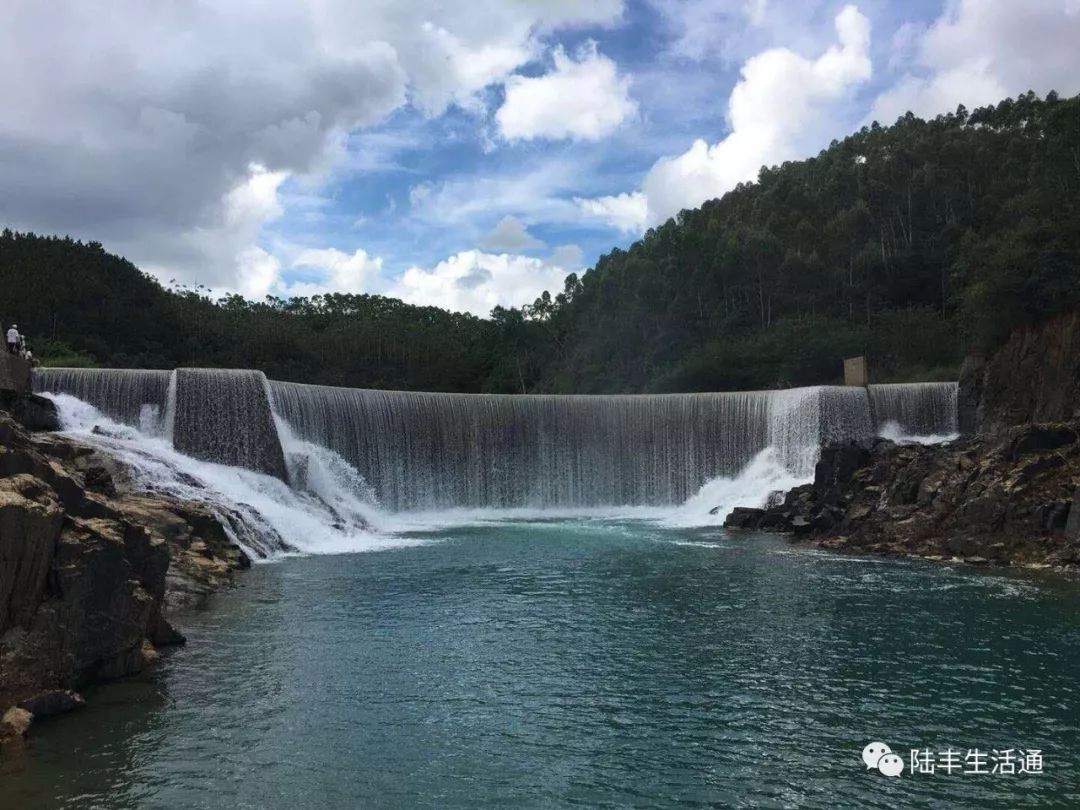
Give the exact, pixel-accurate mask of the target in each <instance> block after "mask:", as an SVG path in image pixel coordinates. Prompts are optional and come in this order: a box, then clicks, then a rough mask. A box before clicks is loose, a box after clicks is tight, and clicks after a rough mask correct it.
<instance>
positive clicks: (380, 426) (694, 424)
mask: <svg viewBox="0 0 1080 810" xmlns="http://www.w3.org/2000/svg"><path fill="white" fill-rule="evenodd" d="M170 379H171V383H170ZM35 380H36V385H37V387H38V389H39V390H43V391H49V392H60V393H66V394H71V395H73V396H76V397H78V398H80V399H83V400H86V401H87V402H89V403H91V404H92V405H94V406H95V407H97V408H99V409H101V410H102V411H104V412H105V413H106V414H108V415H110V416H112V417H113V418H114V419H116V420H117V421H121V422H124V423H125V424H128V425H133V426H138V427H139V429H140V431H141V432H143V433H146V434H148V435H155V436H161V437H163V439H164V440H168V441H171V443H172V445H173V447H174V448H175V450H177V451H179V452H180V453H183V454H185V455H187V456H191V457H194V458H197V459H201V460H205V461H211V462H215V463H218V464H224V465H233V466H239V467H245V468H247V469H250V470H254V471H257V472H259V473H264V474H268V475H270V476H273V477H276V478H277V479H279V480H280V481H282V482H288V483H289V484H290V485H291V486H292V488H293V489H294V490H296V491H298V492H307V493H308V494H309V495H311V496H312V497H315V498H317V499H318V500H319V501H320V502H321V503H322V504H323V505H324V506H325V507H327V508H329V509H330V510H331V511H333V512H335V513H336V514H338V515H339V517H343V520H338V519H336V518H335V521H336V522H339V523H341V522H343V523H350V521H352V519H351V518H350V515H355V514H357V510H362V509H363V508H366V507H365V504H369V503H371V502H372V500H373V499H374V500H376V501H377V502H378V504H379V505H380V507H381V508H382V509H384V510H388V511H390V512H400V511H416V510H440V509H447V508H457V507H464V508H504V509H513V508H571V509H576V508H591V507H613V506H617V507H621V506H649V507H669V506H675V505H678V504H683V503H685V502H687V501H688V499H690V498H691V496H693V495H694V494H695V493H698V492H699V491H700V490H701V489H702V487H703V485H705V484H706V483H707V482H710V481H715V480H717V479H719V478H722V477H727V478H730V477H732V476H735V475H736V474H738V473H740V472H743V473H745V471H746V470H747V469H748V465H750V463H751V461H753V460H755V459H757V458H758V457H759V456H760V454H762V453H763V452H764V451H766V450H768V452H769V455H770V459H772V460H771V461H770V462H769V463H770V464H772V465H773V466H774V467H776V468H777V469H778V471H782V472H783V475H780V473H779V472H778V473H777V475H775V476H773V480H774V481H777V480H781V479H782V478H784V476H790V477H791V479H792V480H806V479H808V478H809V477H810V476H811V475H812V474H813V470H814V464H815V463H816V461H817V458H818V453H819V449H820V447H821V445H822V444H823V443H826V442H831V441H836V440H842V439H851V438H868V437H870V436H872V435H874V433H875V432H877V433H879V434H880V433H882V432H884V431H886V429H887V430H891V431H893V432H898V433H903V432H907V433H917V434H923V435H927V434H947V433H951V432H955V425H956V385H955V384H953V383H925V384H912V385H877V386H870V387H868V388H859V387H833V386H821V387H812V388H795V389H789V390H783V391H749V392H730V393H702V394H655V395H651V394H650V395H615V396H555V395H522V396H518V395H503V394H437V393H418V392H403V391H380V390H365V389H352V388H332V387H326V386H315V385H302V384H298V383H284V382H273V381H267V380H266V378H265V377H264V376H263V375H262V373H261V372H257V371H236V370H216V369H179V370H177V371H176V372H174V373H173V374H172V375H171V378H170V375H169V373H168V372H138V371H113V370H68V369H50V370H43V371H40V372H38V374H37V375H36V377H35ZM148 424H149V425H150V427H151V428H153V429H152V430H151V429H148V428H147V425H148ZM283 445H284V449H283ZM324 451H325V453H324ZM321 453H323V455H321V456H320V454H321ZM325 454H329V455H325ZM312 464H315V465H316V467H317V468H318V470H320V471H321V472H319V473H318V474H313V473H312V468H311V465H312ZM777 476H779V477H777ZM332 480H333V481H336V482H339V483H334V484H332V483H331V481H332ZM785 480H786V479H785ZM750 483H751V482H746V486H750ZM313 487H314V489H313ZM352 522H354V523H355V522H356V521H352Z"/></svg>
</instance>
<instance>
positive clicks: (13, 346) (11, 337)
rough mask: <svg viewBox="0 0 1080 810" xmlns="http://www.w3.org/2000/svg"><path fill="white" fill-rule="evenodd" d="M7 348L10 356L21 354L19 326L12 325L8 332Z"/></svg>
mask: <svg viewBox="0 0 1080 810" xmlns="http://www.w3.org/2000/svg"><path fill="white" fill-rule="evenodd" d="M7 347H8V353H9V354H18V353H19V327H18V325H17V324H14V323H13V324H12V325H11V328H10V329H8V330H7Z"/></svg>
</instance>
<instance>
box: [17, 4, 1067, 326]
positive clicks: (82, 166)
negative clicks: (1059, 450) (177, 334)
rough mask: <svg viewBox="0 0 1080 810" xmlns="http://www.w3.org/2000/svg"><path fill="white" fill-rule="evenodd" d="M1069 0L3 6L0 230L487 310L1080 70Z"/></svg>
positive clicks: (254, 283)
mask: <svg viewBox="0 0 1080 810" xmlns="http://www.w3.org/2000/svg"><path fill="white" fill-rule="evenodd" d="M1078 43H1080V0H1022V1H1021V0H905V1H904V2H898V0H859V1H858V2H853V3H844V2H825V1H824V0H468V2H465V0H292V1H291V2H277V3H275V2H265V0H259V1H257V0H215V1H214V2H209V1H205V2H197V1H196V0H161V1H160V2H152V3H147V2H145V0H110V2H109V3H107V4H97V3H87V2H85V1H84V0H55V2H49V3H42V2H40V0H7V2H5V4H4V22H3V25H0V108H2V110H3V112H2V114H0V224H2V225H4V226H7V227H11V228H13V229H16V230H23V231H34V232H37V233H48V234H70V235H72V236H74V237H76V238H80V239H84V240H93V241H98V242H101V243H102V244H103V245H104V246H105V248H106V249H108V250H110V251H113V252H116V253H120V254H122V255H125V256H126V257H127V258H128V259H130V260H131V261H133V262H134V263H135V264H136V265H138V266H139V267H140V268H142V269H143V270H145V271H147V272H149V273H152V274H154V275H155V276H157V277H158V278H159V279H161V281H162V282H163V283H165V284H167V285H168V284H181V285H186V286H194V285H203V286H205V287H206V288H207V289H208V290H209V291H210V293H211V294H213V295H222V294H226V293H240V294H242V295H245V296H247V297H249V298H253V299H260V298H262V297H263V296H266V295H275V296H280V297H289V296H298V295H315V294H320V293H326V292H349V293H379V294H384V295H391V296H394V297H398V298H401V299H403V300H405V301H408V302H410V303H416V304H425V305H435V306H440V307H443V308H446V309H452V310H457V311H464V312H471V313H474V314H476V315H480V316H486V315H487V314H488V313H489V312H490V310H491V309H492V308H493V307H494V306H496V305H502V306H511V305H514V306H517V305H521V304H526V303H531V302H532V301H533V300H534V299H535V298H536V297H537V295H539V294H540V293H541V292H542V291H543V290H550V291H551V292H552V293H555V292H558V291H560V290H561V289H562V287H563V279H564V278H565V276H566V275H567V274H568V273H571V272H577V273H580V272H582V271H583V270H585V269H587V268H588V267H591V266H592V265H593V264H594V263H595V261H596V260H597V258H598V257H599V256H601V255H602V254H604V253H606V252H608V251H610V250H611V249H612V248H614V247H621V248H626V247H627V246H629V245H630V244H631V243H633V242H634V241H635V240H636V239H638V238H640V236H641V235H642V234H643V233H644V232H645V231H646V230H647V229H648V228H649V227H651V226H654V225H657V224H659V223H662V222H664V221H665V220H666V219H667V218H668V217H670V216H673V215H674V214H676V213H678V211H679V210H681V209H683V208H689V207H695V206H698V205H700V204H701V203H702V202H703V201H705V200H707V199H711V198H713V197H718V196H720V195H722V194H723V193H724V192H726V191H727V190H729V189H731V188H733V187H734V186H735V185H736V184H737V183H740V182H745V181H752V180H754V179H755V177H756V176H757V173H758V170H759V168H760V167H761V166H762V165H775V164H777V163H781V162H783V161H785V160H793V159H800V158H805V157H809V156H811V155H814V154H816V153H817V152H819V151H820V150H821V149H823V148H825V147H826V146H828V144H829V142H830V141H831V140H833V139H834V138H842V137H843V136H845V135H847V134H849V133H850V132H852V131H854V130H857V129H858V128H859V127H861V126H863V125H865V124H868V123H870V122H871V121H874V120H877V121H880V122H881V123H883V124H888V123H891V122H893V121H895V119H896V118H897V117H899V116H900V115H903V114H904V113H905V112H906V111H908V110H911V111H913V112H914V113H916V114H917V115H921V116H933V115H935V114H938V113H942V112H948V111H951V110H955V109H956V107H957V105H958V104H964V105H965V106H967V107H968V108H969V109H972V108H974V107H977V106H980V105H984V104H990V103H995V102H997V101H999V100H1000V99H1001V98H1003V97H1005V96H1009V95H1016V94H1018V93H1022V92H1026V91H1027V90H1029V89H1031V90H1035V91H1036V92H1038V93H1039V94H1040V95H1041V94H1045V93H1046V92H1048V91H1049V90H1057V91H1058V92H1059V93H1060V94H1062V95H1073V94H1076V93H1077V92H1080V45H1078Z"/></svg>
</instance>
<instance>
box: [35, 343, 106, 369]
mask: <svg viewBox="0 0 1080 810" xmlns="http://www.w3.org/2000/svg"><path fill="white" fill-rule="evenodd" d="M37 359H38V361H39V362H40V363H41V365H43V366H51V367H55V368H96V367H97V363H96V362H95V361H94V358H93V357H90V356H89V355H87V354H83V353H82V352H79V351H76V350H75V349H73V348H71V347H70V346H68V345H67V344H66V343H64V341H62V340H48V341H46V342H45V343H44V344H40V345H39V347H38V354H37Z"/></svg>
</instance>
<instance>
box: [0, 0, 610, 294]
mask: <svg viewBox="0 0 1080 810" xmlns="http://www.w3.org/2000/svg"><path fill="white" fill-rule="evenodd" d="M621 12H622V2H621V0H589V2H575V1H574V0H529V2H506V1H505V0H475V1H474V2H473V3H472V4H471V5H470V7H469V9H468V11H467V13H462V9H461V7H460V5H458V4H454V3H444V2H441V0H367V1H366V2H364V3H362V4H360V3H355V2H352V0H300V1H298V2H294V3H278V4H265V3H251V2H247V0H221V2H215V3H188V2H181V3H146V2H142V0H113V2H110V4H109V15H108V20H107V22H106V21H105V20H104V18H103V17H102V15H101V11H100V8H99V7H98V6H95V5H94V4H87V3H85V2H81V1H80V0H56V2H50V3H40V2H37V1H36V0H8V2H7V3H6V4H5V6H4V24H3V25H2V26H0V98H3V100H4V111H5V112H4V115H3V116H0V188H2V189H3V191H4V193H3V194H2V195H0V219H2V220H3V221H4V222H5V224H8V225H10V226H12V227H16V228H21V229H27V230H35V231H39V232H67V233H70V234H72V235H74V236H78V237H84V238H92V239H95V240H98V241H101V242H103V243H104V244H105V245H106V246H107V247H108V248H110V249H113V250H117V251H121V252H124V253H125V254H127V255H128V256H129V258H131V259H132V260H133V261H135V262H136V263H137V264H139V265H140V266H143V267H147V268H154V269H155V270H156V271H157V272H159V273H160V274H161V275H163V276H165V277H167V278H171V277H176V278H177V279H179V280H180V281H183V282H187V283H191V282H195V281H199V282H206V283H208V284H209V285H210V286H211V287H215V288H232V289H239V288H249V287H250V288H251V289H258V290H261V289H263V288H265V287H266V279H267V278H269V276H270V275H272V273H271V272H270V265H269V263H268V262H266V260H265V257H264V256H262V255H261V254H259V253H258V252H257V251H254V250H252V249H253V248H255V247H257V246H258V241H257V240H258V233H259V229H260V226H261V224H262V222H267V221H269V219H271V218H272V217H274V216H276V215H278V213H279V211H280V207H274V206H270V207H269V208H266V209H263V214H264V218H263V220H262V222H258V221H256V220H257V215H256V211H257V209H255V208H251V207H248V208H245V209H244V211H245V213H243V214H242V215H237V214H235V212H234V211H233V208H232V206H233V204H234V202H235V199H234V192H235V193H239V194H247V193H248V191H250V189H246V185H247V184H248V182H249V180H250V179H251V171H250V169H249V167H250V166H251V165H252V164H257V165H260V166H262V167H265V171H266V172H269V173H272V174H273V175H274V176H275V177H278V176H280V177H281V178H282V180H281V181H279V182H277V185H278V186H280V185H281V182H284V179H285V178H294V179H295V180H296V181H299V180H300V178H302V177H303V176H304V175H312V174H320V173H324V172H326V171H328V169H329V168H330V167H332V166H334V165H336V164H337V163H340V162H341V161H343V160H345V159H346V156H347V153H346V150H345V144H346V138H345V136H346V134H347V133H349V132H352V131H354V130H357V129H359V128H364V127H369V126H372V125H374V124H377V123H379V122H382V121H384V120H385V119H386V118H387V116H389V115H390V114H391V113H392V112H393V111H395V110H397V109H399V108H401V107H402V106H403V105H405V104H406V103H407V102H408V100H410V99H411V100H412V101H413V103H414V104H415V105H416V106H417V107H419V108H421V109H422V110H424V111H426V112H427V113H428V114H431V115H435V114H437V113H439V112H441V111H442V110H443V109H445V107H446V106H447V105H448V104H451V103H455V102H456V103H459V104H462V105H466V106H468V105H471V104H473V99H474V98H475V96H476V94H477V93H478V92H480V91H481V90H482V89H483V88H484V87H486V86H488V85H490V84H492V83H497V82H499V81H501V80H502V79H504V78H505V77H506V76H507V75H508V74H509V73H511V72H512V71H513V70H515V69H517V68H518V67H520V66H521V65H522V64H524V63H526V62H528V61H530V60H532V59H535V58H536V57H537V55H538V54H539V53H541V51H542V46H541V45H540V44H539V43H540V42H541V41H542V38H543V37H545V36H546V35H547V34H548V33H550V32H551V31H552V30H555V29H558V28H561V27H573V26H580V25H609V24H612V23H614V22H615V21H617V20H618V19H619V17H620V15H621ZM238 189H240V191H239V192H238V191H237V190H238ZM279 206H280V200H279ZM247 236H250V237H251V239H250V240H248V241H245V240H244V239H243V238H242V237H247ZM215 237H216V238H215Z"/></svg>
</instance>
